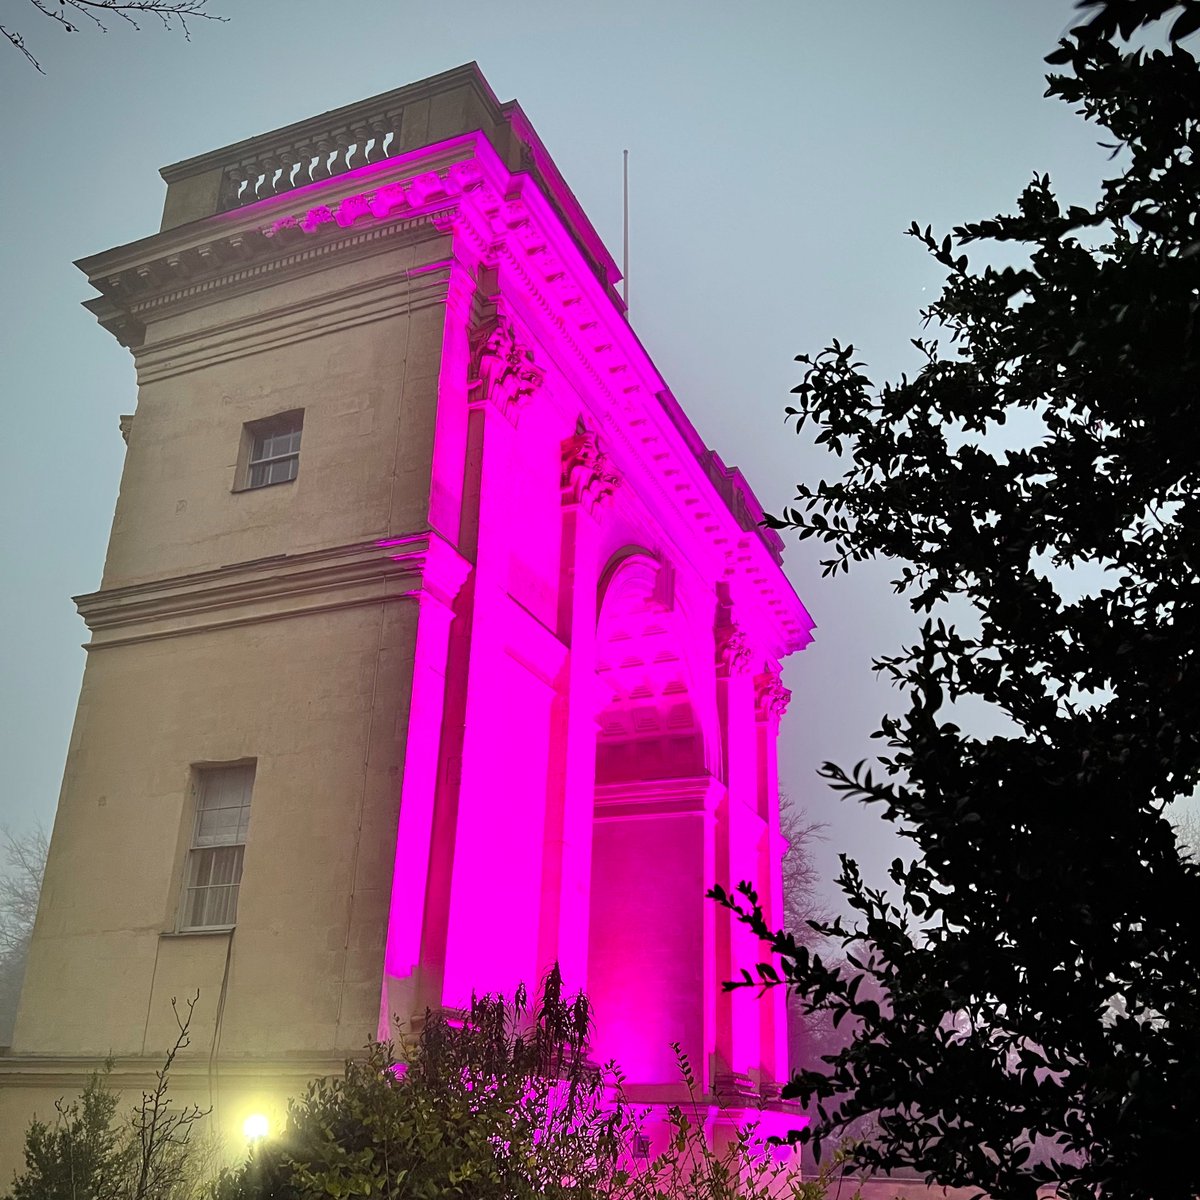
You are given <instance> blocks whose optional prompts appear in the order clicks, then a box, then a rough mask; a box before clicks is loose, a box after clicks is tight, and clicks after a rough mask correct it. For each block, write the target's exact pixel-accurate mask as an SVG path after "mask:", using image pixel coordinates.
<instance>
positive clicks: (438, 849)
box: [231, 135, 811, 1128]
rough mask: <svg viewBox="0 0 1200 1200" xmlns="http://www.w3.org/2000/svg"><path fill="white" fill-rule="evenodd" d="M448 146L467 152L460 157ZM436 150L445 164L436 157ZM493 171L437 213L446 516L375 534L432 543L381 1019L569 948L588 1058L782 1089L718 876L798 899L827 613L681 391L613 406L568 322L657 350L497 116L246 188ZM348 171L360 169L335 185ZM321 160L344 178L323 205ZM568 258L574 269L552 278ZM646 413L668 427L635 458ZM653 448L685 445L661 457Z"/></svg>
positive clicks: (384, 209) (432, 487)
mask: <svg viewBox="0 0 1200 1200" xmlns="http://www.w3.org/2000/svg"><path fill="white" fill-rule="evenodd" d="M451 147H452V148H454V149H455V151H456V152H458V153H460V154H461V156H462V161H459V162H458V163H456V164H455V165H454V166H452V167H451V168H449V169H447V168H446V167H445V165H444V164H445V162H446V155H445V151H446V150H447V148H451ZM435 156H437V162H438V164H439V166H438V169H437V170H436V171H434V170H431V169H428V168H429V162H428V161H426V162H425V163H424V164H423V162H422V159H423V158H424V159H426V160H428V159H433V158H435ZM481 180H482V181H483V184H486V186H487V188H489V189H490V191H489V193H488V194H489V195H491V196H497V197H503V198H506V199H505V201H504V203H505V205H506V207H505V209H504V213H503V219H501V218H500V217H498V216H495V215H494V214H493V215H487V214H483V213H481V212H480V211H475V210H472V211H471V212H464V215H463V217H462V221H461V223H452V224H450V225H448V226H447V227H446V230H447V231H448V232H449V233H450V235H451V237H452V239H453V247H452V249H451V251H450V252H449V253H448V254H444V256H443V257H441V258H439V260H438V261H437V263H435V264H433V265H432V266H428V265H427V266H426V267H424V268H417V270H422V269H423V270H425V271H427V272H433V271H437V272H441V273H443V274H444V275H445V276H446V278H447V279H448V282H447V283H446V285H445V286H446V298H445V302H444V313H443V316H442V330H441V339H442V343H441V361H440V366H439V373H438V377H437V409H436V416H435V418H434V430H433V449H432V467H431V471H430V479H429V507H428V514H429V515H428V526H429V530H430V531H429V532H425V533H419V534H412V535H402V536H395V537H387V538H382V539H380V540H379V541H378V542H377V543H376V545H377V546H379V547H380V548H381V549H385V550H386V549H392V548H401V549H406V548H412V550H413V551H416V550H418V549H419V545H418V544H419V543H424V542H427V543H428V549H427V552H426V553H425V555H424V557H423V558H420V559H419V569H420V570H421V573H422V581H421V586H420V588H419V590H417V591H416V592H414V593H413V594H412V595H413V600H412V601H411V602H412V603H414V604H415V607H416V622H417V634H416V642H415V649H414V656H413V661H412V663H411V704H410V707H409V713H408V721H407V733H406V741H405V745H404V747H403V770H402V774H401V777H400V779H401V782H400V785H399V794H398V796H397V807H398V810H399V828H398V834H397V842H396V851H395V867H394V876H393V885H392V896H391V909H390V919H389V927H388V933H387V942H386V948H385V979H386V983H385V989H384V993H383V996H382V999H381V1009H380V1028H381V1031H386V1030H388V1029H389V1028H390V1027H391V1020H392V1018H393V1017H394V1016H399V1017H400V1018H401V1019H407V1018H409V1017H410V1016H411V1015H412V1014H414V1013H420V1012H423V1011H424V1010H425V1008H426V1007H429V1008H433V1009H438V1008H457V1009H462V1008H465V1007H467V1005H468V1004H469V1002H470V997H471V995H472V993H475V992H501V993H504V994H508V995H511V994H512V992H513V990H514V989H515V987H516V986H517V985H518V984H519V983H522V982H525V983H533V982H535V981H536V980H538V979H540V978H542V977H543V976H544V975H545V973H546V971H547V970H548V968H549V967H550V965H551V964H552V963H554V962H558V963H559V964H560V965H561V967H562V970H563V974H564V979H565V983H566V985H567V987H568V988H570V989H575V988H584V989H585V990H586V991H587V992H588V993H589V995H590V996H591V998H592V1001H593V1003H594V1005H595V1010H596V1020H597V1028H596V1039H595V1046H594V1047H593V1052H594V1054H595V1056H596V1057H597V1058H598V1059H599V1060H605V1059H607V1058H610V1057H611V1058H614V1059H616V1060H617V1062H618V1063H619V1064H620V1065H621V1067H622V1069H623V1071H624V1072H625V1074H626V1076H627V1078H628V1079H629V1081H630V1084H631V1087H632V1088H634V1089H635V1090H636V1091H637V1092H638V1094H639V1097H644V1098H645V1099H646V1100H647V1101H654V1102H659V1101H661V1102H672V1101H678V1100H680V1099H681V1098H682V1093H681V1081H680V1078H679V1073H678V1068H677V1064H676V1061H675V1056H674V1053H673V1051H672V1050H671V1043H673V1042H679V1043H681V1045H682V1047H683V1049H684V1051H685V1052H686V1053H687V1054H688V1056H689V1058H690V1060H691V1062H692V1063H693V1064H695V1067H696V1070H697V1075H698V1077H699V1079H700V1084H701V1088H702V1090H703V1091H704V1092H705V1093H710V1092H711V1091H712V1090H713V1089H717V1090H720V1091H722V1092H726V1091H733V1092H736V1093H738V1094H745V1095H747V1096H753V1095H754V1094H766V1095H773V1094H775V1090H776V1088H777V1085H778V1084H779V1083H781V1082H782V1081H783V1080H784V1079H785V1078H786V1076H787V1065H788V1064H787V1061H786V1028H785V1026H784V1012H783V1004H782V1000H783V997H782V995H770V996H768V997H767V998H766V999H763V1000H758V999H756V998H755V997H754V996H753V995H751V994H749V993H741V994H738V995H737V996H736V997H734V998H730V997H728V996H725V995H723V994H722V993H721V990H720V984H721V982H722V981H723V980H725V979H729V978H733V977H734V976H735V975H737V974H738V973H739V970H740V968H741V967H743V966H747V965H753V963H754V962H756V961H757V958H758V953H759V952H758V948H757V946H755V945H754V944H753V943H752V942H751V941H749V940H748V939H747V938H746V936H744V931H743V930H742V929H741V928H740V927H735V926H734V925H732V924H731V923H730V922H729V921H728V920H727V919H726V917H727V914H724V913H722V912H720V910H718V909H717V908H716V906H715V905H712V904H711V903H709V902H707V901H706V900H705V899H704V893H705V891H706V890H707V889H708V888H709V887H711V886H712V885H713V884H714V883H720V884H723V885H725V886H727V887H728V886H730V885H732V884H736V883H737V882H738V881H740V880H743V879H747V880H752V881H754V882H755V884H756V886H757V888H758V890H759V892H760V894H761V895H762V896H763V897H765V903H766V904H767V907H768V910H769V916H770V918H771V919H772V920H776V919H778V918H779V916H780V915H781V907H780V906H781V888H780V853H781V849H782V846H781V839H780V837H779V827H778V811H777V809H778V789H777V781H776V767H775V746H776V738H777V735H778V725H779V715H780V713H779V710H780V705H781V704H782V699H781V698H780V697H781V696H782V688H781V685H780V684H779V683H778V670H779V659H780V658H781V657H782V656H784V655H786V654H787V653H789V652H790V651H791V650H792V649H795V648H798V647H799V646H800V645H802V644H803V642H804V640H805V638H807V636H808V632H807V631H808V629H809V628H810V627H811V621H810V620H809V619H808V617H807V614H806V613H805V612H804V610H803V607H802V606H801V605H800V603H799V601H798V600H796V598H795V596H794V594H793V593H792V592H791V589H790V587H789V585H788V584H787V583H786V580H785V579H784V577H783V575H782V572H781V571H780V570H779V568H778V565H777V564H776V563H775V561H774V559H773V558H772V557H771V555H770V552H769V550H768V548H767V547H766V546H765V545H763V544H761V543H760V541H759V539H757V538H756V536H755V535H753V534H749V535H748V534H747V532H746V530H745V529H743V528H742V527H741V526H740V525H739V524H738V521H737V519H736V518H735V516H734V515H733V513H731V512H730V511H729V508H728V507H727V505H726V501H725V500H724V499H723V498H722V495H721V494H719V493H718V492H717V490H716V485H715V484H714V483H713V482H712V480H711V478H710V474H709V473H706V470H705V468H704V465H703V461H702V458H701V452H702V451H703V447H702V445H701V444H700V443H699V441H698V439H697V438H696V437H695V434H694V431H691V430H690V426H686V420H685V418H683V417H682V414H680V413H678V412H676V411H674V410H672V409H670V408H669V406H666V405H665V402H660V401H659V400H658V399H657V397H656V395H655V394H654V392H653V391H652V390H650V389H641V388H637V387H633V388H631V387H629V386H622V387H620V388H618V389H617V394H618V395H619V397H620V398H621V399H620V403H617V402H616V400H615V399H614V393H613V391H611V390H610V385H609V383H608V382H607V381H608V380H609V379H610V378H611V377H612V369H611V368H606V369H605V371H604V373H603V374H601V373H600V372H599V371H595V372H592V373H590V374H589V373H588V372H586V371H581V370H579V369H578V357H577V355H578V351H577V350H576V349H575V348H574V347H573V346H570V345H567V344H566V342H565V340H564V331H565V330H568V329H581V328H583V326H584V325H585V324H587V325H588V328H589V330H591V335H590V337H589V339H586V340H587V344H588V345H596V344H599V343H600V341H601V337H600V334H601V332H602V334H603V341H604V344H605V345H604V349H605V353H610V354H613V355H616V356H623V362H625V363H626V364H632V366H629V365H627V366H623V367H622V368H621V370H622V372H623V378H622V384H623V385H624V384H625V382H626V380H628V379H629V378H631V377H632V375H633V374H634V373H635V372H641V373H642V376H643V377H644V378H647V379H650V378H651V377H652V374H651V373H652V371H653V368H652V365H650V364H649V362H648V360H647V359H646V357H645V352H644V350H643V349H642V347H641V345H640V343H638V341H637V339H636V337H635V336H634V335H633V333H632V332H631V331H630V330H629V328H628V326H627V325H626V324H625V323H624V321H623V320H622V319H621V317H620V314H619V312H618V311H617V309H616V308H615V306H614V300H613V297H612V295H611V292H610V290H609V289H607V288H606V287H605V286H604V285H603V284H601V283H600V282H599V281H598V280H597V279H596V278H595V276H594V274H593V273H591V271H590V270H589V269H588V267H587V265H586V264H584V263H583V261H582V256H581V255H580V253H579V251H578V249H577V248H576V247H575V244H574V243H573V242H571V241H570V239H569V238H568V237H567V236H566V234H565V233H564V231H563V229H562V226H561V223H560V222H559V219H558V218H557V217H556V216H555V215H554V212H553V210H552V208H551V207H550V205H548V204H547V202H546V200H545V198H544V197H542V196H541V195H540V193H538V192H537V190H536V188H535V187H534V186H533V185H532V183H531V181H530V178H529V177H527V176H518V175H515V174H511V173H509V172H508V171H507V170H506V168H505V167H504V166H503V164H502V163H501V162H500V160H499V158H498V156H497V155H496V154H495V152H494V151H493V150H492V148H491V146H490V144H488V143H487V142H486V140H484V139H483V138H482V136H481V135H474V136H471V137H467V138H460V139H454V141H453V142H446V143H441V144H440V145H439V146H436V147H430V148H428V149H426V150H423V151H419V152H414V153H412V154H408V155H404V156H400V157H398V158H396V159H389V160H384V161H383V162H380V163H374V164H370V165H368V166H366V167H362V168H360V169H359V170H358V171H355V172H350V173H348V174H346V175H342V176H338V177H336V178H335V179H332V180H328V181H324V182H322V183H320V184H312V185H308V186H306V187H303V188H298V189H295V190H294V191H292V192H288V193H285V194H284V195H282V196H279V197H274V198H272V199H270V200H266V201H262V202H259V203H258V204H252V205H247V206H246V207H245V208H244V209H240V210H237V215H238V216H239V217H240V216H242V215H243V214H245V213H247V212H255V211H257V212H259V213H260V214H261V217H260V219H267V218H268V217H269V215H270V214H271V213H276V214H278V213H280V211H281V209H284V208H286V209H287V210H289V211H288V215H287V216H280V217H278V218H277V219H276V220H275V223H274V226H273V228H274V229H275V230H277V231H278V230H282V229H284V228H286V227H289V226H288V222H291V223H292V224H293V225H299V226H300V227H302V228H308V229H310V230H316V229H319V228H320V227H321V226H322V225H325V224H328V223H330V222H335V223H337V224H338V225H342V226H347V225H350V224H353V223H355V222H357V221H359V220H371V219H383V218H384V217H385V216H387V215H392V214H395V213H396V212H400V211H403V212H404V213H405V214H406V215H407V214H408V212H409V211H413V212H415V211H417V210H419V209H420V208H422V207H425V208H428V207H430V206H438V205H445V203H446V201H447V198H448V197H449V196H451V195H454V194H460V195H464V196H465V195H466V194H467V193H468V192H470V191H473V190H474V189H476V188H477V187H481V186H483V184H481V182H480V181H481ZM347 181H353V185H354V186H361V187H363V191H362V193H361V194H355V195H351V196H348V197H346V196H344V195H343V194H344V191H345V188H344V186H343V185H345V184H346V183H347ZM375 184H377V185H378V186H369V185H375ZM333 185H336V186H337V188H338V189H339V190H338V194H339V195H343V198H342V199H341V200H330V201H328V203H326V204H317V203H316V201H317V199H318V195H319V194H320V193H322V192H323V191H324V192H325V193H326V194H327V192H328V189H329V188H330V187H332V186H333ZM468 207H469V206H468V205H466V204H465V203H464V210H465V209H467V208H468ZM231 215H232V214H231ZM471 222H476V224H475V225H471ZM439 228H442V226H439ZM438 253H439V255H443V251H441V250H439V251H438ZM489 254H490V255H493V256H494V257H490V258H489V257H487V255H489ZM550 254H553V255H554V256H555V265H554V270H552V271H550V270H548V269H547V268H545V267H544V266H543V263H544V260H545V258H546V256H547V255H550ZM506 255H507V256H508V257H506ZM572 255H574V257H573V258H572ZM481 256H482V257H481ZM510 263H515V264H516V265H515V266H510V265H508V264H510ZM485 272H486V274H484V273H485ZM413 273H415V271H414V272H413ZM560 275H562V276H567V275H569V276H570V287H567V286H565V285H564V286H563V287H556V286H552V285H553V284H554V283H555V282H556V281H557V280H558V278H559V277H560ZM542 280H545V281H546V286H545V289H544V290H539V291H538V292H537V294H536V296H534V295H532V293H531V290H530V289H531V288H533V287H535V286H536V287H538V288H541V287H542V285H541V283H540V281H542ZM531 281H533V282H531ZM583 310H586V312H585V313H584V315H580V314H581V312H583ZM481 313H482V316H480V314H481ZM473 322H477V323H478V327H477V326H476V325H475V324H473ZM598 323H602V324H603V330H602V331H601V330H599V329H596V328H595V326H596V325H597V324H598ZM671 404H672V405H673V404H674V402H673V401H671ZM639 406H641V407H640V408H639ZM651 426H652V427H654V428H657V429H658V430H659V434H658V435H657V437H656V449H657V450H658V451H659V452H658V453H656V455H655V456H654V458H653V459H650V458H649V457H648V458H647V459H646V460H641V459H638V458H637V457H634V456H635V455H636V454H637V453H638V451H636V450H635V449H633V447H640V446H642V445H643V444H644V443H645V442H646V434H647V427H651ZM689 439H691V440H689ZM693 441H695V443H696V444H695V445H693V444H692V442H693ZM663 447H666V450H668V451H669V452H670V454H671V455H674V456H675V457H674V458H670V459H669V461H668V462H666V464H665V465H659V464H660V463H663V462H664V461H665V460H668V458H669V455H668V454H667V453H666V452H664V451H663V450H662V448H663ZM704 453H707V452H704ZM668 467H670V474H671V478H670V479H668V478H667V475H666V472H667V469H668ZM656 472H658V473H659V474H658V475H657V476H656V474H655V473H656ZM739 478H740V477H739ZM739 486H741V485H739ZM684 487H686V488H687V489H689V492H690V493H692V494H695V495H697V496H699V497H701V498H702V500H703V505H702V508H703V510H704V511H705V512H707V513H709V514H711V515H709V516H708V517H706V524H707V525H708V526H710V527H711V526H712V525H714V524H715V525H716V526H717V527H718V529H717V532H716V533H712V532H711V531H705V530H704V528H703V525H702V524H701V523H699V522H697V521H696V519H695V516H694V511H695V510H694V507H693V503H694V502H692V501H685V499H684V498H683V495H682V489H683V488H684ZM705 489H707V490H705ZM676 497H679V498H678V499H677V498H676ZM723 546H729V547H737V548H738V550H737V553H738V554H739V555H742V556H743V557H742V558H739V559H736V560H735V559H734V558H731V557H729V556H728V554H729V552H727V551H726V550H724V549H722V547H723ZM395 557H397V558H408V557H409V556H408V555H407V554H403V553H398V554H397V555H395ZM414 557H415V558H419V556H414ZM746 560H752V561H753V564H754V570H753V571H749V570H743V569H742V568H741V567H740V566H738V565H736V564H737V563H741V562H743V561H746ZM764 581H765V583H764ZM764 587H765V588H769V589H771V590H770V592H769V595H767V596H766V598H765V599H764V593H763V590H762V589H763V588H764ZM785 619H786V621H785ZM748 1107H749V1104H748ZM779 1116H780V1120H785V1121H786V1122H787V1124H788V1126H789V1127H793V1128H794V1127H796V1126H797V1125H798V1124H801V1123H802V1121H801V1119H799V1118H795V1117H792V1116H790V1115H787V1114H779ZM772 1119H773V1118H772Z"/></svg>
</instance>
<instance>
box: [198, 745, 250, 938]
mask: <svg viewBox="0 0 1200 1200" xmlns="http://www.w3.org/2000/svg"><path fill="white" fill-rule="evenodd" d="M253 787H254V765H253V764H249V765H241V766H236V767H210V768H206V769H205V770H202V771H200V772H199V779H198V786H197V795H196V824H195V828H194V829H193V831H192V844H191V849H190V850H189V851H188V861H187V870H186V874H185V877H184V888H183V912H182V914H181V919H180V922H179V928H180V929H181V930H194V929H228V928H229V927H230V926H232V925H233V924H234V923H235V922H236V920H237V903H238V890H239V888H240V887H241V883H242V852H243V851H244V850H245V848H246V830H247V828H248V827H249V824H250V792H251V790H252V789H253Z"/></svg>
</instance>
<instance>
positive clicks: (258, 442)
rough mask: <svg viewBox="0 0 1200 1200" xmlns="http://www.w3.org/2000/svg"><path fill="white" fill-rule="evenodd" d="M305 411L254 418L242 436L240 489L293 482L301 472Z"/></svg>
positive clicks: (299, 410)
mask: <svg viewBox="0 0 1200 1200" xmlns="http://www.w3.org/2000/svg"><path fill="white" fill-rule="evenodd" d="M303 428H304V410H303V409H295V410H294V411H292V412H285V413H279V414H278V415H277V416H274V417H268V418H267V419H266V420H264V421H251V422H250V423H249V424H248V425H247V426H246V432H245V436H244V438H243V439H242V446H243V458H244V461H243V466H242V470H241V471H240V473H239V474H240V478H241V489H240V490H249V489H251V488H263V487H270V486H271V485H272V484H275V483H290V482H291V481H292V480H293V479H295V478H296V476H297V474H299V471H300V434H301V432H302V431H303Z"/></svg>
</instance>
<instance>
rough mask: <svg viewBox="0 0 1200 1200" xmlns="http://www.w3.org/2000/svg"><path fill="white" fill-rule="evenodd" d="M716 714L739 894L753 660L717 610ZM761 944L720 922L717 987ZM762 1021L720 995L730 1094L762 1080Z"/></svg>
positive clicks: (725, 613)
mask: <svg viewBox="0 0 1200 1200" xmlns="http://www.w3.org/2000/svg"><path fill="white" fill-rule="evenodd" d="M715 635H716V652H717V710H718V713H719V717H720V722H721V741H722V747H723V750H724V760H725V780H726V787H727V792H726V798H725V803H724V805H723V806H722V808H721V810H720V816H719V821H718V825H717V879H716V881H715V882H717V883H720V884H722V885H723V886H725V887H727V888H729V887H736V885H737V884H738V883H739V882H741V881H742V880H750V881H751V882H754V883H758V881H759V878H760V875H759V871H760V856H759V843H760V842H761V840H762V837H763V834H764V832H765V831H764V826H763V820H762V817H761V816H760V815H759V797H758V746H757V738H756V731H755V721H754V684H753V677H752V676H751V674H750V667H751V663H752V661H753V652H752V650H751V648H750V645H749V642H748V640H747V638H746V635H745V633H744V631H743V630H742V629H741V628H740V627H739V626H738V625H736V624H734V623H733V621H732V619H731V617H730V614H729V610H728V607H727V606H726V605H721V606H720V609H719V616H718V624H717V628H716V630H715ZM759 957H760V954H759V948H758V944H757V942H756V940H755V938H754V937H753V935H751V934H750V933H749V931H748V930H746V929H745V927H744V926H742V925H741V924H740V923H738V922H735V921H733V920H732V919H731V917H730V914H729V913H727V912H721V913H719V914H718V918H717V963H718V967H717V969H718V972H719V973H720V974H721V978H722V979H736V978H738V977H739V976H740V975H741V972H742V971H743V970H751V971H753V967H754V964H755V962H757V961H758V958H759ZM761 1017H762V1014H761V1012H760V1009H759V1002H758V999H757V997H756V996H755V995H754V994H753V993H752V992H750V991H748V990H743V991H737V992H732V993H730V992H724V993H722V994H721V996H720V998H719V1001H718V1020H717V1029H718V1041H717V1058H718V1063H719V1067H718V1075H719V1076H724V1078H723V1079H720V1078H719V1079H718V1083H719V1084H720V1085H721V1086H723V1087H724V1088H726V1089H729V1090H733V1091H736V1090H739V1089H748V1088H749V1087H750V1086H751V1084H752V1083H753V1082H757V1077H758V1075H759V1072H760V1066H761V1063H760V1057H761V1056H760V1047H761V1042H762V1037H761V1030H760V1022H761Z"/></svg>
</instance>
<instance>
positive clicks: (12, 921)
mask: <svg viewBox="0 0 1200 1200" xmlns="http://www.w3.org/2000/svg"><path fill="white" fill-rule="evenodd" d="M0 841H2V843H3V851H4V868H3V870H2V871H0V1046H7V1045H9V1044H10V1043H11V1041H12V1033H13V1024H14V1022H15V1021H16V1018H17V1003H18V1001H19V1000H20V998H21V984H22V983H23V982H24V979H25V961H26V959H27V958H28V957H29V940H30V938H31V937H32V936H33V921H34V918H35V917H36V916H37V906H38V897H39V896H40V895H41V891H42V874H43V873H44V871H45V869H46V851H47V849H48V846H47V842H46V833H45V830H43V829H40V828H38V829H34V830H32V831H31V832H29V833H25V834H15V833H13V832H12V831H11V830H9V829H5V830H3V831H2V833H0Z"/></svg>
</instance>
